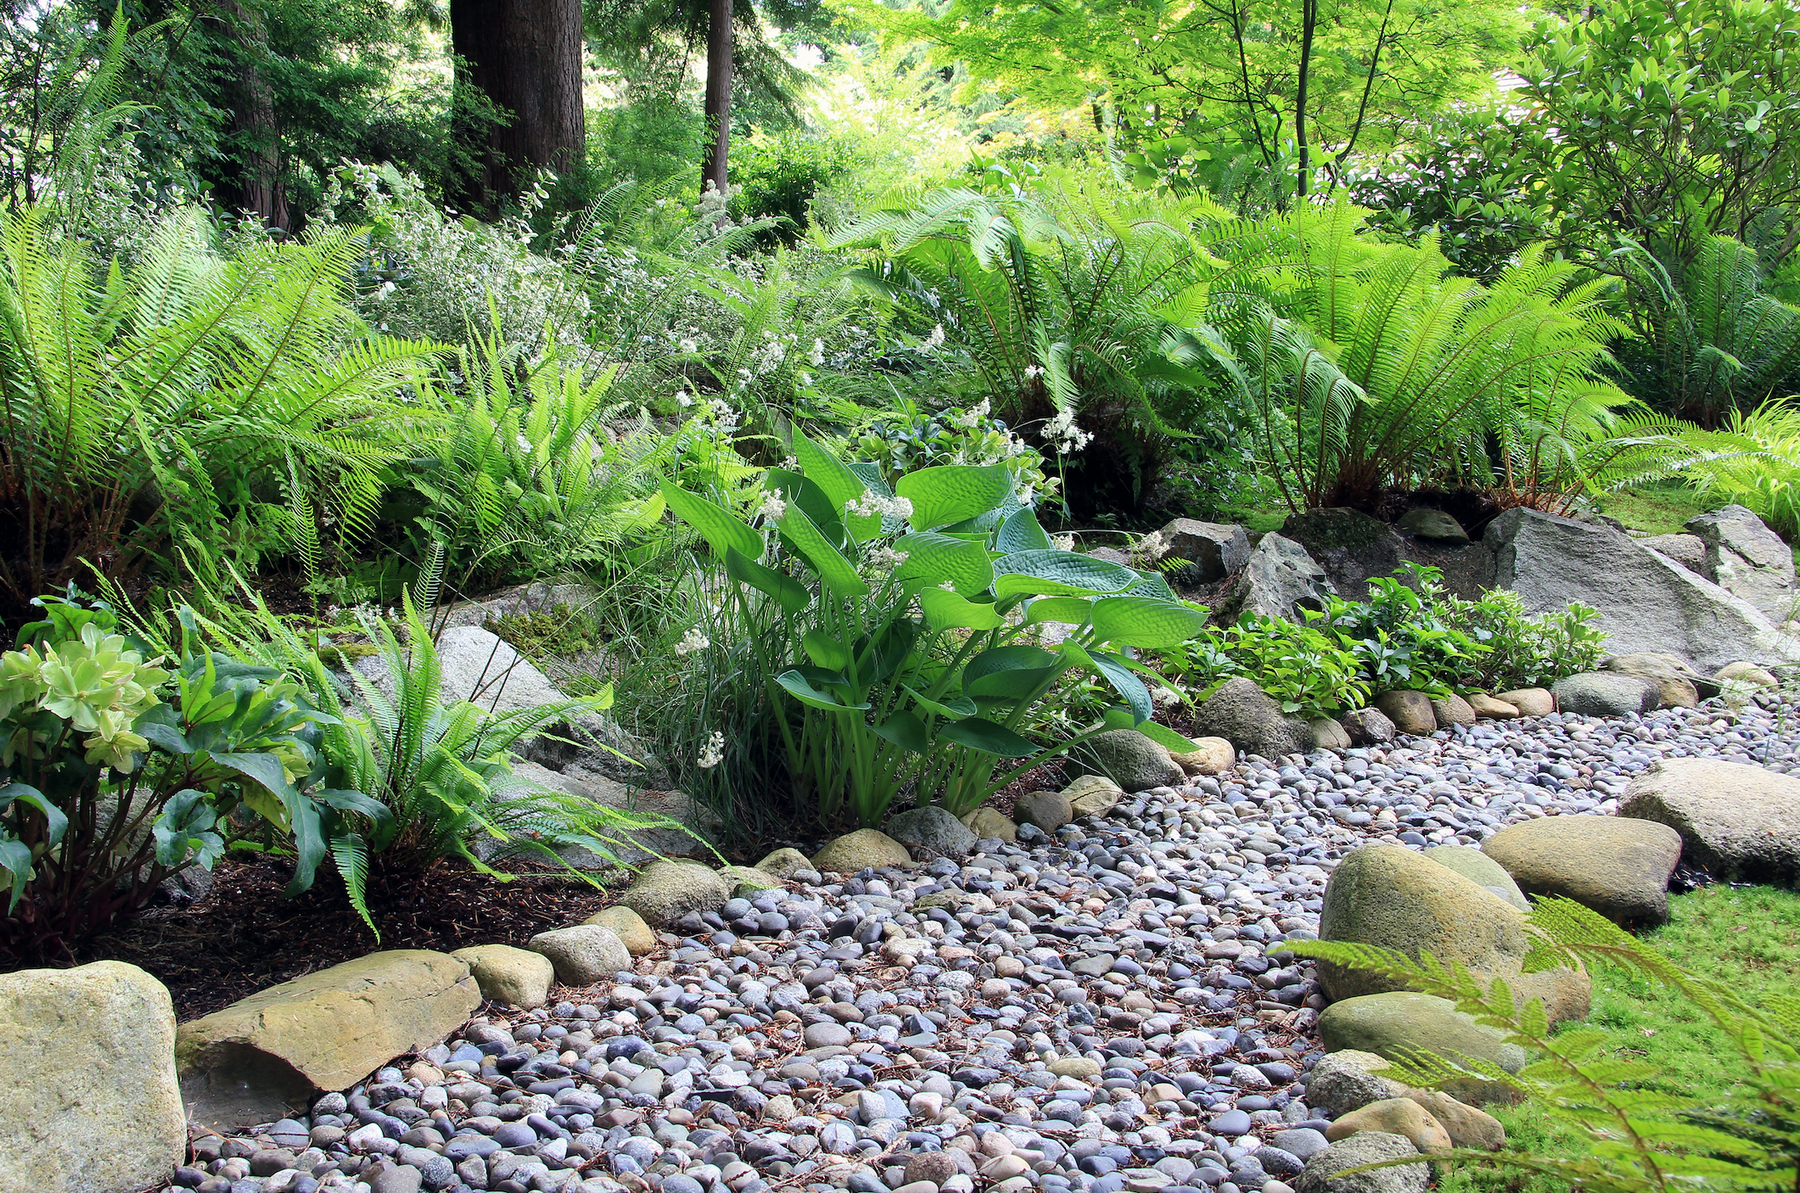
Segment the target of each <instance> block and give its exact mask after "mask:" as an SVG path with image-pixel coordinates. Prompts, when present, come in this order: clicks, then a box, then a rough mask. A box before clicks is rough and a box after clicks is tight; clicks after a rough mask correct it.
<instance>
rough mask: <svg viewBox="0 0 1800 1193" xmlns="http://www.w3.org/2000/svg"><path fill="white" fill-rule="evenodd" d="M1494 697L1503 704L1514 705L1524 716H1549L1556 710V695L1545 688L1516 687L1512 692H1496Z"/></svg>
mask: <svg viewBox="0 0 1800 1193" xmlns="http://www.w3.org/2000/svg"><path fill="white" fill-rule="evenodd" d="M1494 699H1496V700H1498V701H1500V702H1501V703H1502V704H1510V705H1512V706H1513V707H1514V708H1516V709H1518V710H1519V715H1520V716H1522V717H1547V716H1549V715H1550V714H1551V713H1553V712H1555V711H1556V697H1554V696H1552V695H1551V694H1550V693H1549V692H1547V691H1545V690H1544V689H1543V688H1515V689H1513V690H1512V691H1510V692H1495V693H1494Z"/></svg>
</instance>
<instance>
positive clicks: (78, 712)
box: [0, 598, 386, 963]
mask: <svg viewBox="0 0 1800 1193" xmlns="http://www.w3.org/2000/svg"><path fill="white" fill-rule="evenodd" d="M40 604H41V606H42V607H43V609H44V611H45V613H46V614H47V615H48V616H47V620H45V621H41V622H35V623H32V624H31V625H28V626H26V627H25V630H24V631H23V632H22V633H21V634H20V638H19V649H18V650H14V651H10V652H8V653H6V654H4V655H0V735H3V737H4V746H3V747H0V869H3V871H4V873H3V874H0V879H3V880H4V881H5V883H6V885H7V886H8V887H9V888H10V895H9V905H8V916H7V917H6V919H5V920H4V928H0V939H4V941H5V945H6V948H7V950H8V951H9V952H10V953H12V954H13V955H15V956H17V957H19V958H20V959H21V960H24V961H26V962H28V963H29V962H40V963H41V962H43V961H53V960H59V959H66V958H68V957H69V956H70V955H71V950H73V949H74V948H75V947H76V946H78V945H79V944H81V942H82V941H84V940H85V939H86V938H87V937H89V936H91V935H92V934H93V933H94V932H96V931H98V930H99V929H101V928H104V927H106V926H107V925H108V924H110V923H112V922H113V921H114V920H116V919H119V918H121V917H124V916H129V915H131V914H132V913H134V912H136V911H137V910H138V909H139V908H141V907H143V906H144V904H145V903H146V902H148V900H149V899H150V897H151V896H152V895H153V894H154V892H155V890H156V886H157V884H158V883H159V882H161V881H162V880H163V879H164V878H166V877H168V876H169V875H170V874H172V873H174V872H175V871H177V870H179V869H181V868H182V867H184V866H187V865H189V864H198V865H200V866H203V867H206V868H208V869H210V868H211V867H212V864H213V863H214V862H215V861H217V860H218V858H219V856H220V855H221V854H222V853H223V851H224V850H225V849H226V848H227V847H228V846H229V845H230V844H231V843H232V841H233V840H235V839H237V838H242V837H246V836H248V835H250V833H251V832H252V831H260V832H261V834H262V835H263V836H264V837H265V839H266V840H265V844H264V847H265V848H268V847H273V848H274V849H276V850H278V851H282V852H291V853H292V855H293V858H294V862H295V870H294V877H293V880H292V881H291V882H290V883H289V884H288V888H287V891H286V893H287V894H289V895H294V894H298V893H300V892H301V891H304V890H306V889H307V888H308V887H309V886H310V885H311V884H312V881H313V875H314V872H315V871H316V869H317V867H318V865H319V863H320V862H321V861H322V860H324V857H325V855H326V851H327V849H328V848H330V849H331V850H332V852H333V854H334V856H337V857H338V858H339V860H340V863H341V861H342V853H341V850H342V847H343V844H344V842H345V840H346V829H345V823H346V822H345V817H347V816H352V815H354V816H356V817H358V818H363V819H366V820H368V821H370V822H380V821H382V820H383V819H384V818H385V816H386V812H385V809H383V808H382V807H381V806H380V805H379V804H377V803H375V802H374V801H373V800H370V799H369V798H368V797H366V796H364V795H362V794H360V793H359V792H357V791H353V790H342V789H334V788H331V787H327V786H325V785H324V783H323V782H322V779H323V778H324V775H323V767H322V764H321V759H320V754H319V744H320V740H321V737H322V735H323V734H324V733H326V732H327V731H330V730H333V729H341V728H342V725H341V722H339V721H337V720H336V719H335V718H334V717H332V716H331V715H329V714H327V713H325V712H322V711H320V710H319V709H318V708H316V707H314V706H313V705H311V704H310V703H309V702H308V701H307V700H306V699H305V698H304V696H303V695H302V694H301V692H300V690H299V688H298V687H297V686H296V685H295V684H294V683H293V682H292V681H290V680H287V679H285V678H284V677H283V676H282V675H281V673H280V672H279V671H278V670H276V669H274V668H268V667H255V666H249V665H246V664H244V663H241V662H238V661H236V660H233V659H230V658H228V657H225V656H223V655H218V654H214V653H212V652H210V651H207V650H205V649H203V648H202V647H200V646H199V644H198V635H197V633H195V632H194V628H195V622H194V619H193V616H192V614H191V613H188V612H187V611H185V610H184V611H183V614H182V657H181V663H180V665H179V666H178V667H176V668H174V669H173V670H168V669H164V668H163V667H162V666H160V665H159V664H160V663H161V659H160V658H155V659H147V658H146V657H145V655H146V649H145V647H144V644H143V643H142V642H138V641H133V640H129V639H127V638H126V636H125V635H123V634H121V633H119V632H117V631H118V628H119V627H118V619H117V617H116V616H114V614H113V613H112V611H111V610H110V609H108V608H106V607H105V606H103V605H95V606H93V607H92V608H83V607H82V606H81V605H79V604H77V603H75V602H74V601H73V600H65V599H60V598H45V599H43V600H42V601H41V602H40ZM170 683H172V684H173V686H174V690H173V691H172V692H170V691H165V689H166V688H167V686H168V685H169V684H170Z"/></svg>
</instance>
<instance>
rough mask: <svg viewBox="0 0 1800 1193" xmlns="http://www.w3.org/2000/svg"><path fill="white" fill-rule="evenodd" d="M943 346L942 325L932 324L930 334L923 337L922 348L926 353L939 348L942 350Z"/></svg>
mask: <svg viewBox="0 0 1800 1193" xmlns="http://www.w3.org/2000/svg"><path fill="white" fill-rule="evenodd" d="M943 346H944V325H943V324H942V323H938V324H934V325H933V326H932V328H931V334H930V335H928V336H926V337H925V343H924V345H923V347H924V349H925V351H927V352H935V351H937V350H938V349H939V348H942V347H943Z"/></svg>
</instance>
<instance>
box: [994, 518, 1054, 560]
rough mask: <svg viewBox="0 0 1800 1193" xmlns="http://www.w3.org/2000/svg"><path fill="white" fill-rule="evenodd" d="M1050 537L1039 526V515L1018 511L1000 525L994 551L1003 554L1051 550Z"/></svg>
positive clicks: (995, 537)
mask: <svg viewBox="0 0 1800 1193" xmlns="http://www.w3.org/2000/svg"><path fill="white" fill-rule="evenodd" d="M1051 549H1052V547H1051V543H1050V536H1049V535H1047V534H1045V533H1044V528H1043V527H1042V526H1039V525H1038V520H1037V515H1036V514H1034V513H1032V512H1031V511H1030V510H1028V509H1022V510H1018V511H1016V512H1015V513H1013V514H1012V515H1011V516H1009V517H1008V518H1007V519H1006V521H1004V522H1002V523H1001V524H1000V532H999V533H998V534H997V535H995V536H994V550H996V551H999V552H1001V553H1002V554H1011V553H1012V552H1014V551H1048V550H1051Z"/></svg>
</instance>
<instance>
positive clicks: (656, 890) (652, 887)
mask: <svg viewBox="0 0 1800 1193" xmlns="http://www.w3.org/2000/svg"><path fill="white" fill-rule="evenodd" d="M729 898H731V891H730V890H729V889H728V888H727V887H726V885H725V880H724V879H723V878H720V877H719V876H718V875H717V874H715V873H713V871H712V869H711V868H710V867H707V866H703V865H701V864H700V863H699V862H672V861H659V862H651V863H650V864H649V865H648V866H645V867H644V868H643V869H642V870H640V871H639V872H638V876H637V877H636V878H634V879H632V881H631V885H630V886H629V887H627V888H626V889H625V893H624V894H623V895H621V896H620V897H619V902H621V903H623V904H624V905H625V906H627V907H629V908H631V910H633V911H635V912H637V913H638V914H639V915H641V916H643V917H644V922H645V923H646V924H649V925H650V926H651V927H655V928H660V927H662V925H664V924H666V923H668V922H669V921H670V920H678V919H680V918H681V917H682V916H684V915H686V914H687V913H688V912H690V911H717V910H719V908H721V907H723V906H725V901H726V900H727V899H729Z"/></svg>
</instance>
